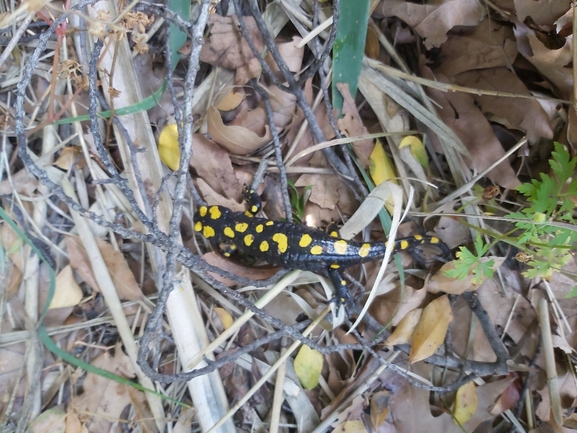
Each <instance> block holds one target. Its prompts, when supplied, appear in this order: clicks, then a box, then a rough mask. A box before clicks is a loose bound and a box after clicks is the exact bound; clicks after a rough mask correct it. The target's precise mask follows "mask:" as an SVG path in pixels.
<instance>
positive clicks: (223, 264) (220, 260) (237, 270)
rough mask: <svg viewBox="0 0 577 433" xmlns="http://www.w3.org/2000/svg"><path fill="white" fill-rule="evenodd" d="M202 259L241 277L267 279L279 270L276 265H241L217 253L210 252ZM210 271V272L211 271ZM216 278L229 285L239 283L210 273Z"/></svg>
mask: <svg viewBox="0 0 577 433" xmlns="http://www.w3.org/2000/svg"><path fill="white" fill-rule="evenodd" d="M202 259H203V260H204V261H206V263H208V264H209V265H213V266H216V267H217V268H220V269H222V270H223V271H227V272H230V273H231V274H234V275H238V276H239V277H245V278H250V279H251V280H265V279H267V278H270V277H272V276H273V275H274V274H276V273H277V272H278V268H276V267H254V268H249V267H246V266H241V265H239V264H237V263H235V262H234V261H232V260H230V259H226V258H224V257H222V256H220V255H219V254H217V253H214V252H210V253H206V254H203V255H202ZM209 273H210V272H209ZM210 274H211V275H212V276H213V277H214V278H215V279H216V280H218V281H220V282H221V283H223V284H225V285H226V286H227V287H232V286H235V285H237V284H238V283H237V282H236V281H232V280H229V279H228V278H224V277H221V276H219V275H216V274H212V273H210Z"/></svg>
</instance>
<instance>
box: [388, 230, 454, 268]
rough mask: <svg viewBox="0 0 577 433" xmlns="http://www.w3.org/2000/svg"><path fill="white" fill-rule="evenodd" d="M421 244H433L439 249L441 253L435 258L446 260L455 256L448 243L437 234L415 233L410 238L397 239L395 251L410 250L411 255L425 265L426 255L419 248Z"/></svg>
mask: <svg viewBox="0 0 577 433" xmlns="http://www.w3.org/2000/svg"><path fill="white" fill-rule="evenodd" d="M421 246H431V247H434V248H436V249H437V250H439V251H440V254H437V255H436V256H435V258H436V259H440V260H441V261H444V262H446V261H449V260H452V258H453V254H452V253H451V249H450V248H449V247H448V245H447V244H446V243H444V242H443V241H442V240H440V239H439V238H437V237H435V236H421V235H415V236H411V237H408V238H401V239H397V240H396V242H395V252H399V251H408V252H409V253H410V254H411V256H413V259H414V260H415V262H417V263H419V264H421V265H424V264H425V255H424V254H423V252H422V251H421V250H420V248H419V247H421Z"/></svg>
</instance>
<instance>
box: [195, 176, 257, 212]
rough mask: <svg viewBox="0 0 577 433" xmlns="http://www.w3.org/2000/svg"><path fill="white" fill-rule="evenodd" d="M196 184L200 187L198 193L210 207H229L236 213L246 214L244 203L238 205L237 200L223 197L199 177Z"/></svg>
mask: <svg viewBox="0 0 577 433" xmlns="http://www.w3.org/2000/svg"><path fill="white" fill-rule="evenodd" d="M196 184H197V187H198V192H199V193H200V195H201V197H203V198H204V200H205V201H206V203H207V204H208V205H209V206H212V205H215V204H216V205H219V206H224V207H227V208H229V209H230V210H232V211H234V212H244V211H245V210H246V205H245V204H244V203H238V202H237V201H235V200H232V199H230V198H226V197H223V196H222V194H219V193H217V192H216V191H215V190H213V189H212V188H211V186H210V185H209V184H208V183H206V182H205V181H204V179H203V178H200V177H199V178H198V179H196Z"/></svg>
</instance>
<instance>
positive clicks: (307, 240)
mask: <svg viewBox="0 0 577 433" xmlns="http://www.w3.org/2000/svg"><path fill="white" fill-rule="evenodd" d="M312 241H313V238H311V235H307V234H304V235H302V236H301V240H300V241H299V247H302V248H305V247H308V246H309V245H310V244H311V242H312Z"/></svg>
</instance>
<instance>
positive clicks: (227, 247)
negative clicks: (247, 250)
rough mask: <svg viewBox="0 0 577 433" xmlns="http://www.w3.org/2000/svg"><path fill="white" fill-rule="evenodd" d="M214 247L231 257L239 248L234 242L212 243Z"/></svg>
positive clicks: (225, 255)
mask: <svg viewBox="0 0 577 433" xmlns="http://www.w3.org/2000/svg"><path fill="white" fill-rule="evenodd" d="M212 246H213V248H214V249H216V250H217V251H218V252H219V253H220V254H222V255H223V256H224V257H230V256H231V255H232V253H234V252H235V251H236V250H237V246H236V245H234V244H216V243H213V244H212Z"/></svg>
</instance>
